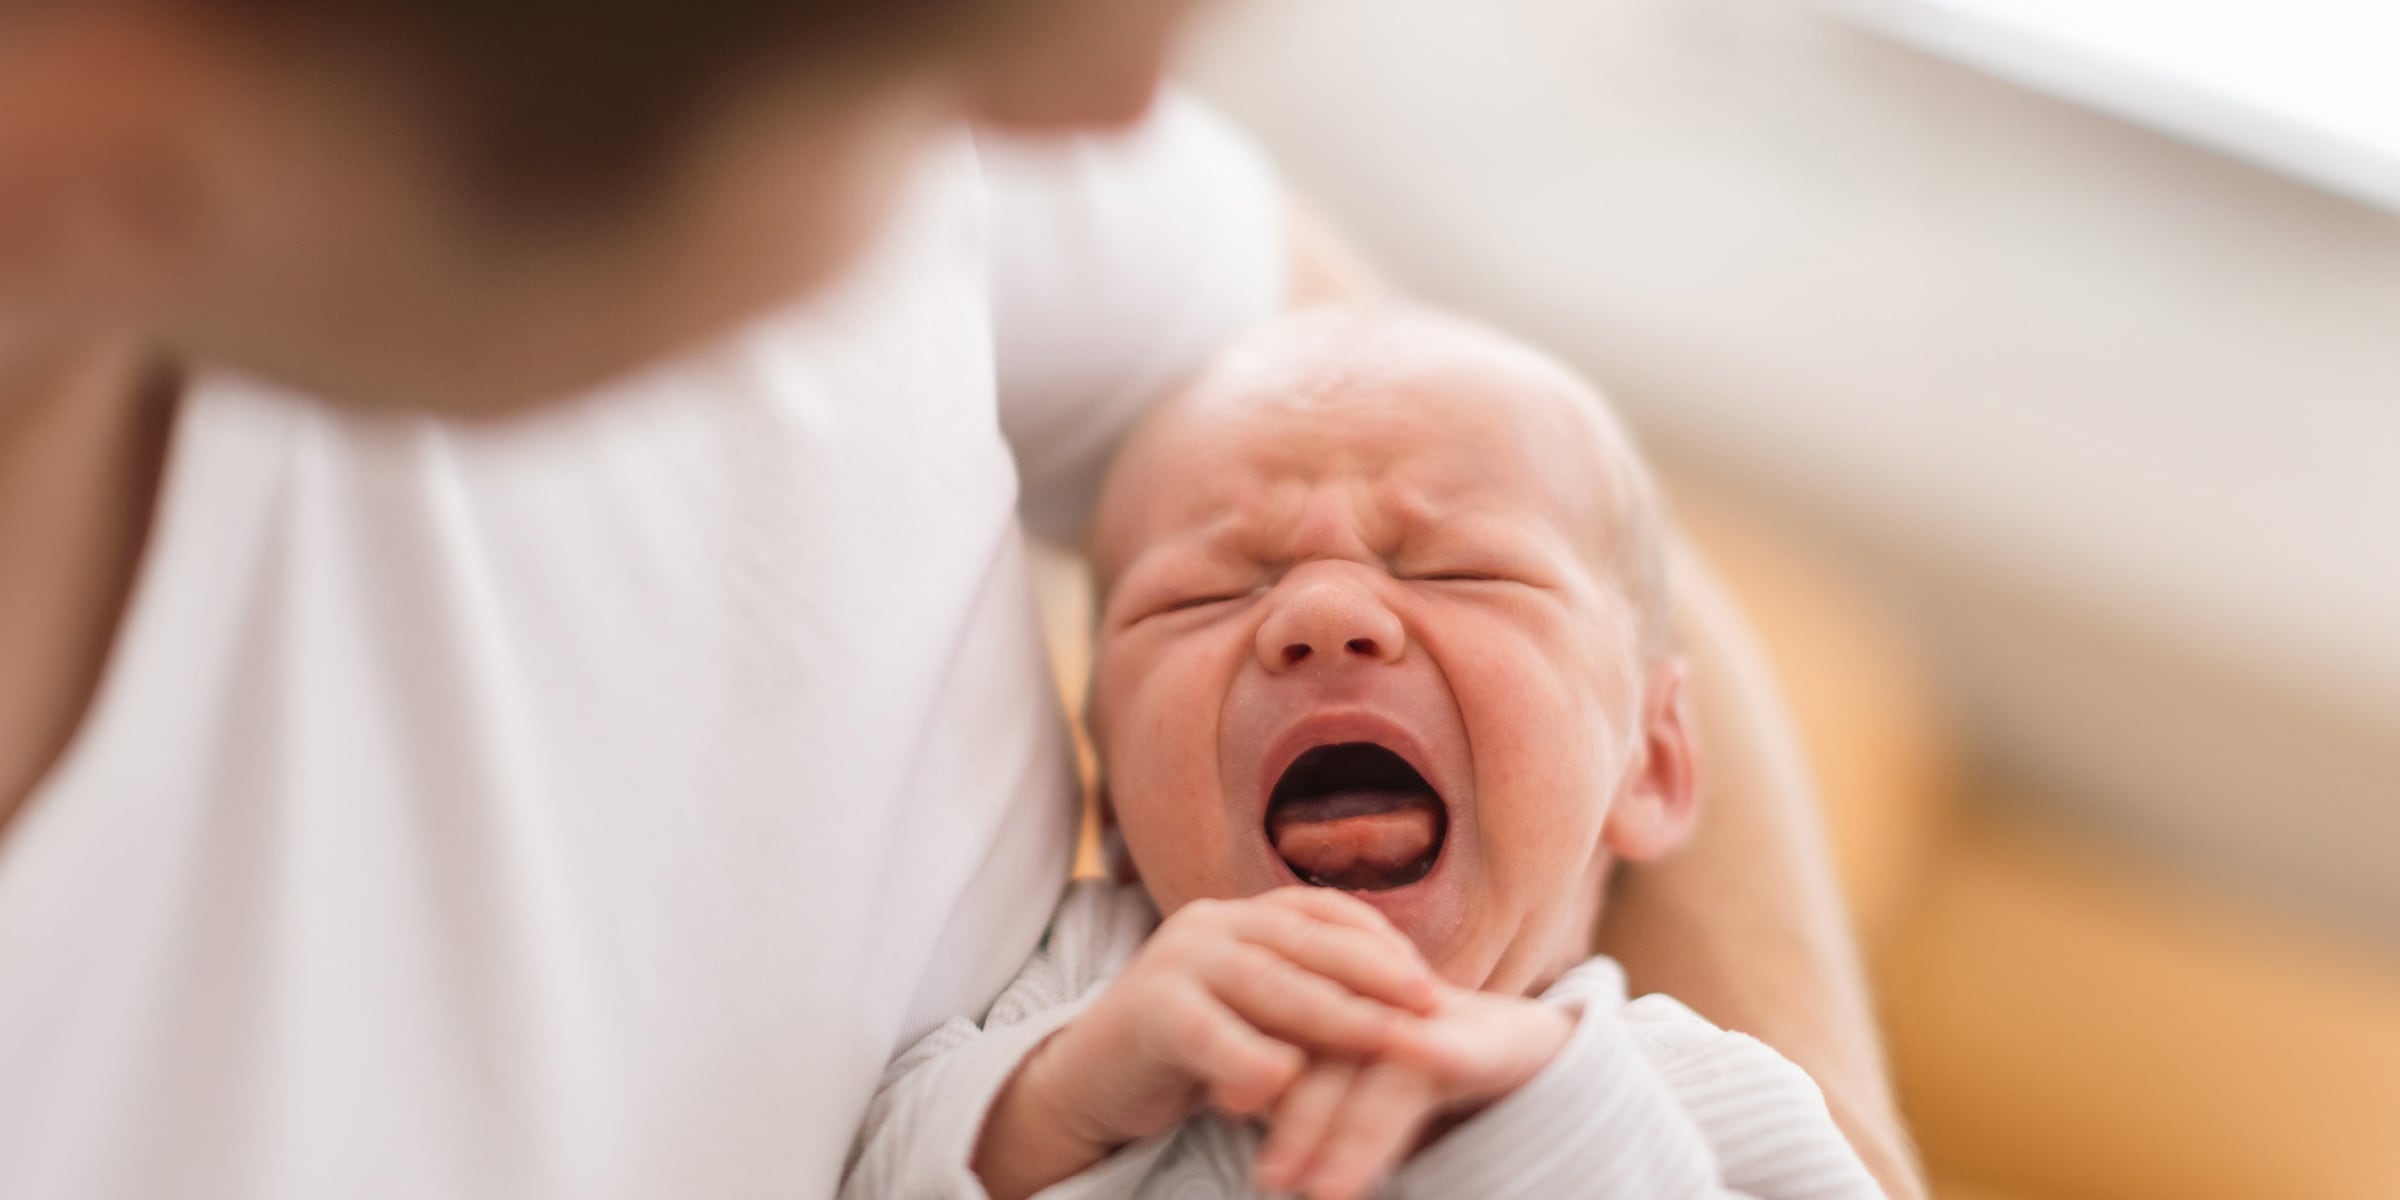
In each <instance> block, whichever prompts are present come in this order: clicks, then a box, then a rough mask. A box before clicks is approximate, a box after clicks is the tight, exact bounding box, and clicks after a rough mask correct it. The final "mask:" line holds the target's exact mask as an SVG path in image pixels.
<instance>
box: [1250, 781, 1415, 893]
mask: <svg viewBox="0 0 2400 1200" xmlns="http://www.w3.org/2000/svg"><path fill="white" fill-rule="evenodd" d="M1441 821H1442V810H1441V804H1440V802H1439V801H1436V800H1435V799H1434V798H1433V797H1432V796H1429V795H1426V794H1425V793H1422V792H1330V793H1327V794H1325V795H1321V796H1310V797H1307V798H1305V799H1299V800H1290V801H1286V802H1284V803H1282V804H1278V805H1276V806H1275V810H1274V811H1273V812H1271V813H1269V814H1267V836H1268V837H1269V838H1271V839H1272V840H1273V841H1274V843H1275V852H1276V853H1277V854H1280V855H1282V856H1283V861H1284V862H1286V863H1288V864H1290V865H1291V868H1292V872H1293V873H1294V874H1296V875H1298V876H1300V877H1301V878H1302V879H1305V880H1308V881H1309V882H1311V883H1316V884H1321V885H1323V886H1326V887H1333V888H1341V889H1343V890H1345V891H1374V890H1377V889H1380V888H1387V887H1397V886H1400V885H1402V884H1405V883H1411V882H1414V880H1415V878H1416V877H1417V876H1421V875H1423V873H1424V872H1423V870H1422V869H1421V868H1422V867H1423V866H1424V865H1425V864H1424V861H1423V860H1424V859H1425V858H1426V856H1427V855H1428V854H1429V853H1431V852H1432V850H1433V848H1434V841H1435V839H1437V838H1439V837H1440V836H1441Z"/></svg>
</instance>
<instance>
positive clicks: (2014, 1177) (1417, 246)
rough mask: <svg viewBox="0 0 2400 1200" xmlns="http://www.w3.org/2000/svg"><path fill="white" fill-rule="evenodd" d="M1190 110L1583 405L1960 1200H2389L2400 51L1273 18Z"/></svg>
mask: <svg viewBox="0 0 2400 1200" xmlns="http://www.w3.org/2000/svg"><path fill="white" fill-rule="evenodd" d="M1204 32H1205V36H1204V37H1203V38H1202V39H1201V41H1200V43H1199V44H1198V46H1197V47H1196V53H1195V54H1194V55H1193V56H1192V59H1191V61H1190V62H1189V64H1188V66H1187V70H1186V72H1185V73H1186V75H1187V77H1188V78H1189V79H1190V80H1191V81H1192V82H1193V84H1194V85H1195V86H1196V87H1197V88H1198V89H1199V90H1200V91H1202V92H1203V93H1204V94H1205V95H1207V96H1208V97H1210V98H1211V99H1212V100H1213V101H1214V102H1215V103H1216V104H1217V105H1219V106H1220V107H1221V108H1222V109H1224V110H1225V111H1227V112H1228V113H1230V114H1231V115H1232V116H1233V117H1234V118H1235V119H1237V120H1238V121H1240V122H1242V123H1243V124H1244V125H1246V126H1247V127H1248V128H1249V129H1251V130H1252V131H1253V132H1254V133H1255V134H1256V136H1257V137H1258V138H1259V139H1260V140H1261V141H1262V142H1263V143H1264V144H1265V145H1266V146H1267V148H1268V149H1269V150H1270V152H1272V153H1273V154H1274V155H1275V156H1276V157H1277V158H1278V159H1279V160H1280V162H1281V164H1282V166H1283V167H1284V169H1285V170H1286V171H1287V172H1288V173H1289V175H1290V177H1291V178H1292V179H1293V181H1294V182H1295V184H1296V185H1297V186H1298V187H1299V188H1300V189H1301V190H1302V191H1303V192H1304V193H1306V194H1308V195H1309V196H1311V197H1312V198H1313V199H1314V200H1315V201H1316V202H1317V203H1318V204H1319V205H1320V206H1321V207H1322V208H1323V209H1324V210H1325V211H1326V212H1327V213H1328V214H1329V215H1330V216H1331V217H1332V218H1333V219H1334V220H1335V222H1336V223H1337V224H1338V225H1340V226H1341V227H1343V228H1345V229H1346V230H1347V231H1348V232H1349V233H1350V234H1351V235H1352V236H1353V237H1354V238H1355V239H1356V240H1357V241H1358V242H1359V243H1360V244H1361V245H1362V246H1363V247H1364V248H1365V249H1366V250H1367V251H1368V252H1369V253H1370V254H1371V256H1372V257H1373V258H1374V259H1375V260H1376V261H1377V262H1379V263H1380V264H1382V265H1383V266H1384V267H1386V268H1387V269H1388V270H1389V271H1391V272H1392V273H1393V274H1394V275H1395V276H1396V277H1397V279H1398V280H1399V282H1400V283H1402V284H1403V285H1404V286H1405V287H1407V288H1408V289H1410V290H1411V291H1413V292H1414V293H1416V294H1418V295H1420V296H1422V297H1425V298H1429V299H1432V300H1435V301H1439V302H1443V303H1447V304H1450V305H1453V306H1456V307H1460V308H1463V309H1465V310H1467V311H1470V312H1473V313H1476V314H1480V315H1482V316H1485V317H1487V318H1489V319H1492V320H1495V321H1498V322H1500V323H1502V324H1504V325H1506V326H1509V327H1511V328H1513V329H1515V330H1518V331H1520V332H1523V333H1525V334H1528V335H1530V336H1532V337H1533V338H1534V339H1536V340H1537V341H1540V342H1542V343H1544V344H1546V345H1548V346H1549V347H1551V348H1552V349H1554V350H1556V351H1558V352H1560V353H1562V354H1564V355H1566V356H1567V357H1569V358H1571V359H1573V360H1575V361H1576V362H1578V363H1580V364H1582V365H1583V366H1584V367H1586V368H1588V369H1589V371H1590V372H1591V373H1592V374H1593V375H1594V376H1595V377H1596V378H1598V379H1599V380H1600V381H1601V382H1602V383H1603V384H1605V385H1606V386H1607V387H1608V388H1609V389H1610V391H1611V392H1612V393H1613V394H1614V395H1615V397H1616V398H1617V400H1618V401H1619V403H1621V404H1622V405H1623V406H1624V407H1625V408H1626V410H1627V411H1628V412H1629V414H1630V415H1631V417H1632V418H1633V420H1634V421H1635V423H1636V425H1637V426H1638V427H1639V428H1640V429H1641V431H1642V432H1643V434H1644V435H1645V439H1646V441H1647V443H1648V445H1649V446H1650V448H1651V450H1652V452H1653V453H1654V455H1655V456H1656V457H1657V458H1659V459H1660V460H1661V462H1662V463H1663V465H1664V466H1665V467H1666V469H1667V472H1668V474H1669V476H1670V479H1671V481H1672V483H1673V490H1674V492H1675V493H1676V497H1677V502H1678V506H1679V511H1680V515H1681V517H1682V519H1683V520H1684V521H1685V523H1686V524H1687V525H1688V526H1689V527H1690V528H1691V529H1692V531H1693V532H1694V534H1695V536H1696V537H1697V538H1698V540H1699V541H1701V542H1702V544H1703V545H1704V547H1705V548H1706V550H1707V551H1708V552H1709V553H1710V554H1711V555H1712V556H1713V557H1714V558H1715V559H1716V561H1717V563H1718V565H1719V566H1720V568H1721V569H1722V570H1723V571H1724V572H1725V573H1726V574H1727V575H1728V576H1729V577H1730V578H1731V580H1732V582H1733V583H1734V584H1735V585H1736V587H1737V589H1738V590H1740V591H1741V592H1742V594H1743V596H1744V600H1745V602H1746V603H1747V604H1748V606H1749V607H1750V610H1751V612H1752V614H1753V617H1754V619H1755V620H1756V621H1757V622H1758V623H1759V625H1760V626H1761V627H1762V629H1763V631H1764V632H1765V634H1766V635H1767V638H1768V640H1769V642H1770V644H1771V647H1772V649H1773V653H1774V655H1775V658H1776V660H1777V664H1778V668H1779V670H1780V671H1781V673H1782V676H1783V682H1784V684H1785V685H1786V687H1787V688H1788V689H1789V690H1790V692H1791V693H1792V695H1793V697H1794V701H1795V704H1796V705H1797V707H1798V710H1799V715H1800V719H1801V721H1802V724H1803V726H1804V728H1805V732H1806V735H1807V739H1808V741H1809V744H1810V749H1811V753H1812V755H1813V757H1814V759H1815V768H1816V771H1817V774H1818V778H1819V781H1820V784H1821V786H1822V789H1823V792H1824V797H1825V802H1826V805H1827V809H1828V819H1829V821H1830V823H1831V825H1832V827H1833V831H1834V835H1835V842H1836V845H1837V850H1838V854H1839V856H1840V859H1841V866H1842V870H1843V874H1844V878H1845V880H1846V883H1847V886H1848V888H1849V891H1850V900H1851V903H1852V909H1853V912H1854V914H1855V915H1856V917H1857V919H1858V921H1859V923H1860V928H1861V932H1862V936H1863V938H1864V939H1865V943H1866V946H1867V948H1868V951H1869V954H1870V956H1871V958H1872V961H1873V963H1874V969H1875V972H1876V976H1877V982H1878V984H1879V987H1880V990H1881V1003H1882V1006H1883V1009H1884V1013H1885V1018H1886V1028H1887V1034H1888V1038H1889V1042H1890V1048H1891V1052H1892V1055H1893V1059H1894V1070H1895V1073H1896V1076H1897V1079H1898V1082H1899V1087H1900V1091H1901V1095H1902V1100H1903V1103H1904V1105H1905V1107H1906V1109H1907V1111H1908V1114H1909V1117H1910V1120H1911V1123H1912V1126H1913V1128H1914V1130H1915V1132H1916V1135H1917V1137H1918V1139H1919V1141H1920V1143H1921V1147H1922V1150H1923V1154H1924V1157H1925V1160H1926V1162H1927V1164H1928V1168H1929V1170H1930V1173H1931V1174H1932V1176H1933V1178H1934V1181H1935V1184H1936V1194H1937V1195H1940V1196H1952V1197H2003V1196H2007V1197H2095V1198H2097V1197H2170V1196H2171V1197H2184V1198H2205V1197H2261V1198H2264V1197H2278V1198H2282V1197H2312V1198H2317V1197H2359V1198H2369V1197H2374V1198H2385V1200H2388V1198H2391V1197H2400V5H2393V4H2389V3H2387V2H2384V0H2207V2H2190V3H2182V4H2169V3H2160V2H2158V0H1856V2H1854V3H1835V2H1833V0H1821V2H1812V0H1473V2H1471V3H1462V2H1461V0H1250V2H1248V3H1236V4H1234V5H1232V6H1230V7H1228V8H1225V9H1223V10H1220V11H1219V12H1218V13H1217V14H1216V16H1215V18H1214V19H1213V20H1212V22H1211V23H1210V25H1209V26H1208V27H1207V28H1206V29H1205V31H1204Z"/></svg>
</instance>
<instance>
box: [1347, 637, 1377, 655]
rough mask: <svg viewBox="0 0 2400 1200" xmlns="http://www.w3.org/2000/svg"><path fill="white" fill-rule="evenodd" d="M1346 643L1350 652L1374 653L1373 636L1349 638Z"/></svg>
mask: <svg viewBox="0 0 2400 1200" xmlns="http://www.w3.org/2000/svg"><path fill="white" fill-rule="evenodd" d="M1347 645H1348V646H1349V648H1350V653H1352V654H1373V653H1375V639H1373V638H1351V639H1350V641H1349V642H1348V643H1347Z"/></svg>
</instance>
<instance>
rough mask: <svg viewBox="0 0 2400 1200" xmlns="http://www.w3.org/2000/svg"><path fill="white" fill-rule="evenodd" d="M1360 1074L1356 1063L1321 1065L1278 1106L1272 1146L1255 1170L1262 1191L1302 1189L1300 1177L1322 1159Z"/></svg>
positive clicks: (1331, 1061)
mask: <svg viewBox="0 0 2400 1200" xmlns="http://www.w3.org/2000/svg"><path fill="white" fill-rule="evenodd" d="M1358 1070H1359V1068H1358V1064H1356V1063H1352V1062H1345V1061H1342V1060H1340V1059H1326V1060H1321V1061H1319V1062H1317V1063H1315V1064H1314V1065H1312V1066H1310V1067H1309V1068H1308V1073H1307V1074H1305V1075H1302V1076H1301V1077H1300V1081H1299V1082H1298V1083H1295V1084H1293V1085H1292V1086H1291V1090H1289V1091H1287V1092H1285V1093H1284V1094H1283V1099H1282V1100H1280V1101H1277V1102H1276V1105H1275V1116H1274V1120H1273V1121H1272V1123H1270V1124H1269V1125H1268V1126H1267V1140H1266V1144H1264V1145H1262V1146H1260V1147H1259V1149H1258V1161H1257V1162H1256V1163H1254V1164H1252V1167H1251V1180H1252V1182H1253V1183H1255V1184H1256V1185H1257V1187H1258V1190H1260V1191H1262V1192H1270V1193H1278V1192H1288V1191H1291V1190H1292V1189H1293V1188H1294V1187H1297V1186H1298V1185H1299V1182H1300V1173H1301V1172H1302V1171H1304V1170H1307V1169H1308V1165H1309V1163H1310V1162H1312V1161H1313V1160H1314V1159H1315V1158H1316V1153H1317V1144H1318V1143H1319V1142H1321V1141H1323V1140H1324V1138H1325V1131H1326V1129H1327V1128H1329V1127H1330V1126H1331V1125H1332V1124H1333V1115H1334V1113H1335V1112H1336V1111H1338V1110H1339V1109H1340V1108H1341V1105H1342V1099H1343V1098H1344V1097H1346V1096H1348V1095H1349V1094H1350V1088H1351V1085H1352V1084H1353V1083H1354V1082H1355V1081H1356V1080H1357V1078H1358Z"/></svg>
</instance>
